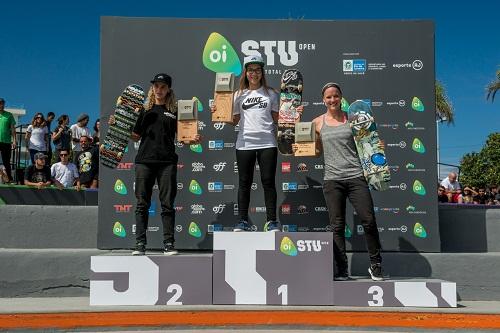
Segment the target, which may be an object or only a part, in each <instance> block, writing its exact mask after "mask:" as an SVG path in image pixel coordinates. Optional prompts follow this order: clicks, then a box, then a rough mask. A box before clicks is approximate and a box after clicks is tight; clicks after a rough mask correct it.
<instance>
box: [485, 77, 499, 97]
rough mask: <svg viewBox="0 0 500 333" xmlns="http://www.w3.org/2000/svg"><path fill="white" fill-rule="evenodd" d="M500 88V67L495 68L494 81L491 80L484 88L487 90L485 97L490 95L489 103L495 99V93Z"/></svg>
mask: <svg viewBox="0 0 500 333" xmlns="http://www.w3.org/2000/svg"><path fill="white" fill-rule="evenodd" d="M499 89H500V69H498V70H497V79H496V81H493V82H491V83H490V84H488V85H487V86H486V90H487V91H488V95H486V99H487V100H489V99H490V97H491V103H493V101H494V100H495V94H496V93H497V91H498V90H499Z"/></svg>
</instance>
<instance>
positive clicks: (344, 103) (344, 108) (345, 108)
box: [340, 97, 349, 112]
mask: <svg viewBox="0 0 500 333" xmlns="http://www.w3.org/2000/svg"><path fill="white" fill-rule="evenodd" d="M340 103H341V106H340V108H341V109H342V111H344V112H348V111H349V102H347V100H346V99H345V98H344V97H342V101H341V102H340Z"/></svg>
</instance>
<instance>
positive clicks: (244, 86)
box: [238, 66, 274, 95]
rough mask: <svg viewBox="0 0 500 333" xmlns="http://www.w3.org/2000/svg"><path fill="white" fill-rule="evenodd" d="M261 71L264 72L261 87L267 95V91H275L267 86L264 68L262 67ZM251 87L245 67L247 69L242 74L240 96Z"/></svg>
mask: <svg viewBox="0 0 500 333" xmlns="http://www.w3.org/2000/svg"><path fill="white" fill-rule="evenodd" d="M260 70H261V71H262V76H261V78H260V85H261V87H264V92H265V93H266V94H267V91H268V90H269V89H271V90H274V89H273V88H271V87H269V86H268V85H267V81H266V75H265V74H264V67H263V66H260ZM249 86H250V82H248V78H247V67H246V66H245V68H244V69H243V73H242V74H241V77H240V87H239V88H238V94H239V95H240V94H241V93H242V92H243V90H245V89H248V87H249Z"/></svg>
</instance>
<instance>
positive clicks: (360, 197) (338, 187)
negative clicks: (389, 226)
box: [323, 177, 382, 272]
mask: <svg viewBox="0 0 500 333" xmlns="http://www.w3.org/2000/svg"><path fill="white" fill-rule="evenodd" d="M323 194H324V196H325V201H326V205H327V207H328V214H329V217H330V225H331V226H332V227H333V242H334V246H333V252H334V255H335V261H336V262H337V268H338V269H339V271H341V272H342V271H347V255H346V252H345V234H344V232H345V214H346V200H347V198H349V201H350V202H351V204H352V206H353V207H354V209H355V210H356V213H357V214H358V216H359V218H360V220H361V223H362V224H363V228H364V233H365V239H366V246H367V248H368V253H369V255H370V263H371V264H375V263H381V262H382V257H381V256H380V247H381V246H380V239H379V235H378V229H377V222H376V221H375V211H374V210H373V200H372V196H371V194H370V190H369V189H368V184H367V183H366V180H365V178H364V177H358V178H353V179H348V180H327V181H325V183H324V185H323Z"/></svg>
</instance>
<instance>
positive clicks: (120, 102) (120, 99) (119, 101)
mask: <svg viewBox="0 0 500 333" xmlns="http://www.w3.org/2000/svg"><path fill="white" fill-rule="evenodd" d="M121 104H122V98H121V97H118V98H117V99H116V105H121Z"/></svg>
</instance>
